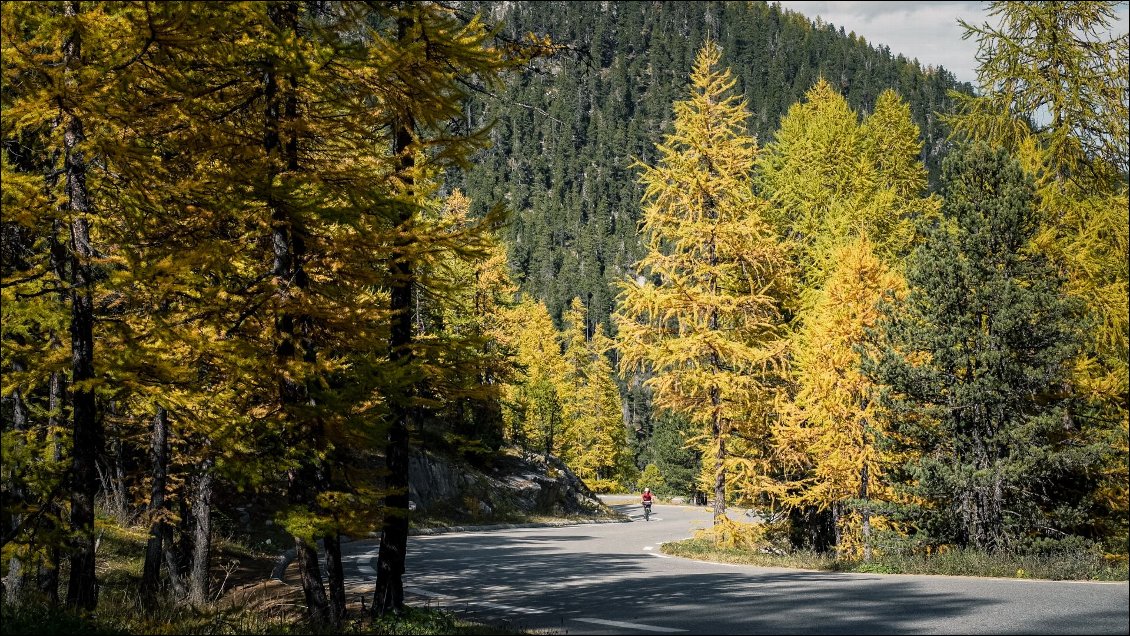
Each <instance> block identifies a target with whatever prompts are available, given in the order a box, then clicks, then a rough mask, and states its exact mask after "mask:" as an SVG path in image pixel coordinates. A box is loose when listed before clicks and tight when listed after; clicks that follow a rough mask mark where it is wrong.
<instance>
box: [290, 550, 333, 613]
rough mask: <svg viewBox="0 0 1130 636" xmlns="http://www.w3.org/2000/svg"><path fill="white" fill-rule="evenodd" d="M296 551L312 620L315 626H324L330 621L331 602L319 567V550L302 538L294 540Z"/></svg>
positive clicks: (299, 573) (303, 589)
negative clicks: (327, 596)
mask: <svg viewBox="0 0 1130 636" xmlns="http://www.w3.org/2000/svg"><path fill="white" fill-rule="evenodd" d="M294 549H295V552H296V553H297V557H298V575H299V576H300V577H301V578H302V591H303V593H304V596H305V598H306V607H307V611H308V612H309V613H310V620H311V621H313V622H314V623H315V624H318V625H324V624H326V623H327V621H328V620H329V619H330V602H329V600H328V599H327V598H326V586H325V584H324V583H323V582H322V570H321V568H319V567H318V549H317V547H315V546H313V545H311V544H310V543H309V542H308V541H306V540H305V539H302V538H300V537H295V538H294Z"/></svg>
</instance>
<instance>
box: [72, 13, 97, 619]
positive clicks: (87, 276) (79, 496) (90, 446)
mask: <svg viewBox="0 0 1130 636" xmlns="http://www.w3.org/2000/svg"><path fill="white" fill-rule="evenodd" d="M63 13H64V15H66V16H67V17H70V18H74V17H76V16H77V15H78V13H79V3H78V2H77V1H72V2H67V3H65V4H64V5H63ZM81 55H82V40H81V36H80V33H79V31H78V30H77V29H76V30H75V31H74V32H72V33H71V35H70V37H69V38H67V41H66V42H64V44H63V65H64V77H65V78H67V77H68V76H69V75H70V73H69V70H70V69H71V68H74V67H75V66H76V65H78V64H80V60H81ZM65 81H66V82H68V83H69V82H70V81H71V80H69V79H65ZM64 113H65V114H64V121H65V123H64V130H63V151H64V164H63V170H64V174H65V176H66V186H65V187H66V194H67V210H68V212H70V213H71V217H72V218H71V228H70V229H71V241H70V243H71V244H70V248H71V254H70V256H71V268H70V270H71V271H70V274H71V297H70V301H71V325H70V330H71V378H72V381H73V383H74V387H73V389H72V397H71V405H72V417H73V429H72V436H73V438H72V439H73V444H72V447H71V449H72V450H71V457H72V462H71V480H72V481H71V531H72V533H73V537H74V538H73V539H72V542H71V559H70V561H71V575H70V581H69V583H68V585H67V605H68V606H70V607H72V608H81V609H86V610H92V609H94V607H95V606H96V605H97V604H98V581H97V578H96V576H95V570H94V565H95V563H94V558H95V554H94V497H95V494H96V493H97V489H98V467H97V461H98V455H99V451H100V450H101V448H102V429H101V424H100V422H99V420H98V417H97V414H96V412H95V409H96V404H95V400H94V389H93V388H91V387H90V381H91V380H93V379H94V294H93V289H92V288H93V285H94V271H93V267H92V265H91V259H92V258H93V257H94V250H93V248H92V246H91V243H90V226H89V220H88V218H87V215H89V214H90V212H91V204H90V197H89V193H88V192H87V189H86V162H85V158H84V157H83V153H82V150H81V149H80V148H79V145H80V144H81V143H82V142H83V141H84V140H85V135H84V133H83V124H82V120H80V119H79V118H78V117H77V116H76V115H74V114H73V113H71V112H67V110H66V109H64Z"/></svg>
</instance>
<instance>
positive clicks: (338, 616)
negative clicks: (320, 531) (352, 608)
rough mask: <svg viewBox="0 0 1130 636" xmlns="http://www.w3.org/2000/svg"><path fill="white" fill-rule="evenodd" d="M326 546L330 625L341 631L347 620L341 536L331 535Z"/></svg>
mask: <svg viewBox="0 0 1130 636" xmlns="http://www.w3.org/2000/svg"><path fill="white" fill-rule="evenodd" d="M324 542H325V545H326V579H327V583H329V588H330V623H331V625H332V627H333V629H335V630H340V629H341V624H342V621H344V620H345V568H343V567H342V565H341V535H339V534H338V533H337V532H332V533H329V534H327V535H326V536H325V539H324Z"/></svg>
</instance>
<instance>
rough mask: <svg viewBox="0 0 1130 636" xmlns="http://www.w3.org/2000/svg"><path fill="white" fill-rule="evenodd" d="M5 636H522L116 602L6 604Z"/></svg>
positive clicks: (408, 619) (420, 617)
mask: <svg viewBox="0 0 1130 636" xmlns="http://www.w3.org/2000/svg"><path fill="white" fill-rule="evenodd" d="M0 614H2V616H0V618H2V620H3V624H4V633H5V634H11V635H12V636H16V635H21V634H28V635H35V636H39V635H44V636H55V635H59V636H63V635H69V634H75V635H76V636H103V635H117V634H208V635H212V634H215V635H226V634H264V635H266V634H278V635H290V634H294V635H299V634H331V633H332V634H454V635H457V636H463V635H479V634H521V633H523V632H516V631H510V630H507V629H504V628H500V627H496V626H491V625H483V624H479V623H471V622H468V621H465V620H462V619H460V618H458V617H457V616H455V615H454V614H451V613H449V612H443V611H438V610H428V609H415V608H408V609H406V611H405V612H404V613H403V614H402V615H401V616H386V617H383V618H378V619H375V620H371V619H370V618H369V617H367V616H366V617H363V618H354V619H352V620H348V621H347V622H346V623H345V624H344V625H343V626H342V628H341V629H340V630H334V631H328V630H326V629H325V628H318V627H317V626H314V625H310V624H308V623H306V622H304V621H301V620H297V621H296V620H285V619H280V618H272V617H269V616H266V615H264V614H262V613H259V612H255V611H247V610H239V611H229V612H224V611H215V612H196V611H194V610H190V609H184V608H182V609H166V610H158V611H157V612H156V613H155V614H153V615H151V616H148V617H142V616H141V614H140V613H139V612H137V611H136V609H131V608H129V607H127V606H123V605H118V604H115V603H113V602H112V601H111V602H109V603H107V602H106V601H102V602H100V603H99V610H98V611H97V612H95V613H94V614H91V615H87V616H82V615H79V614H76V613H73V612H70V611H66V610H62V609H51V608H48V607H47V606H44V605H34V604H28V605H23V606H19V607H14V606H10V605H7V604H5V605H3V611H2V612H0Z"/></svg>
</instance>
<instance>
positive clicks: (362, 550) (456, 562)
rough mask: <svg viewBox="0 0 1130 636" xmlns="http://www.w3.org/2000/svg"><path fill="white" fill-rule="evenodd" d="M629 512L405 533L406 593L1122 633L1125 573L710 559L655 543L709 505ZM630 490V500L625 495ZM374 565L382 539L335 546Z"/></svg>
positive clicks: (928, 628) (484, 612)
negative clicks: (1101, 579)
mask: <svg viewBox="0 0 1130 636" xmlns="http://www.w3.org/2000/svg"><path fill="white" fill-rule="evenodd" d="M607 501H608V503H609V504H611V505H612V506H613V507H615V508H618V509H620V510H621V511H624V512H626V513H628V514H630V515H631V516H632V519H633V521H632V522H631V523H603V524H582V525H573V526H564V527H554V528H520V529H508V530H490V531H481V532H464V533H451V534H440V535H431V536H413V537H411V538H410V539H409V542H408V559H407V573H406V574H405V578H404V584H405V595H406V597H407V598H408V600H409V602H410V603H411V604H413V605H417V606H421V605H431V606H432V607H440V608H444V609H449V610H453V611H455V612H457V613H459V614H461V615H463V616H466V617H468V618H473V619H477V620H483V621H486V622H490V623H493V624H500V625H506V626H509V627H511V628H515V629H525V630H530V631H534V632H537V633H546V634H1127V633H1130V618H1128V616H1127V606H1128V603H1130V595H1128V591H1130V584H1127V583H1126V582H1119V583H1081V582H1060V581H1030V580H1014V579H989V578H976V577H950V576H917V575H890V574H854V573H834V572H816V571H806V570H793V569H785V568H764V567H754V566H744V565H728V564H718V563H704V562H699V561H691V560H687V559H680V558H675V557H668V556H666V555H662V554H660V552H659V545H660V544H661V543H663V542H664V541H674V540H678V539H683V538H686V537H689V536H690V535H691V533H692V531H693V530H694V529H695V528H697V527H702V526H704V525H706V524H709V523H710V510H709V509H707V508H698V507H690V506H666V505H661V504H655V506H654V510H653V513H652V517H651V521H648V522H644V520H643V510H642V508H641V507H640V506H639V504H638V503H627V502H628V501H629V500H628V499H611V498H610V499H608V500H607ZM631 501H633V502H634V500H631ZM342 548H343V550H344V552H345V554H344V560H345V572H346V578H347V579H349V580H350V581H356V580H359V579H364V580H367V581H372V580H373V578H374V577H375V571H374V570H373V566H375V565H376V555H377V544H376V543H373V542H360V541H358V542H355V543H349V544H344V545H343V546H342Z"/></svg>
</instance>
